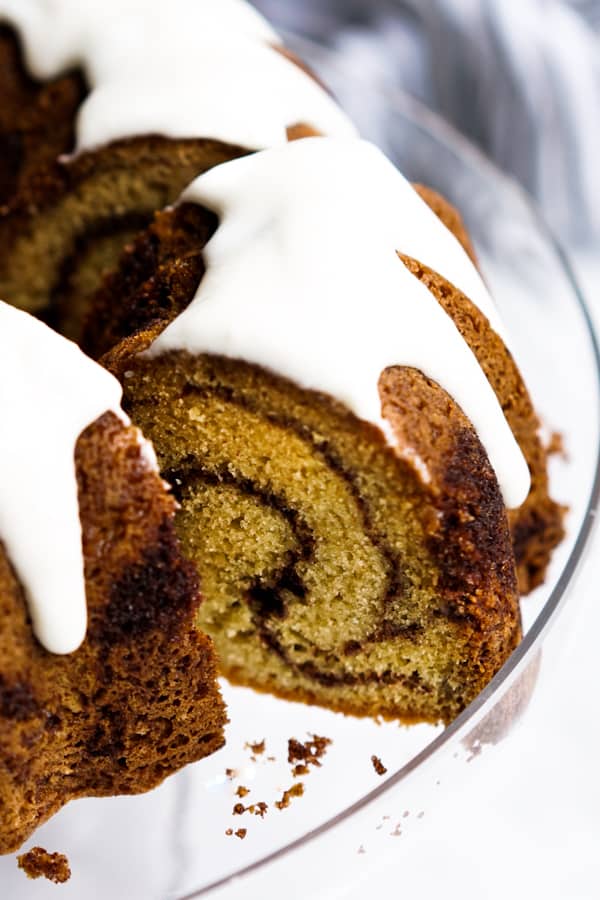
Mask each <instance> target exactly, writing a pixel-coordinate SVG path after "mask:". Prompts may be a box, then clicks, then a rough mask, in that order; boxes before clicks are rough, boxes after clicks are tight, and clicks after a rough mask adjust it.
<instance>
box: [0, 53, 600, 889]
mask: <svg viewBox="0 0 600 900" xmlns="http://www.w3.org/2000/svg"><path fill="white" fill-rule="evenodd" d="M289 44H290V45H291V46H292V47H293V48H294V49H297V51H298V52H299V54H300V55H301V56H302V57H304V58H305V59H306V60H307V61H308V62H309V63H310V64H311V65H312V66H313V67H314V68H315V70H316V71H317V72H318V73H319V74H320V75H321V77H322V78H323V80H324V81H325V82H326V83H328V84H329V85H331V86H332V88H333V90H334V93H336V95H337V96H338V98H339V99H340V100H341V102H342V104H343V105H344V106H345V107H346V108H347V109H348V110H349V112H350V113H351V115H352V116H353V117H354V118H355V120H356V121H357V123H358V124H359V126H360V127H361V131H362V133H363V135H364V136H366V137H369V138H370V139H371V140H373V141H375V142H376V143H378V144H379V146H381V147H382V148H383V149H384V150H385V151H386V152H387V153H388V155H389V156H390V157H391V158H392V159H393V160H394V161H395V162H396V163H397V164H398V165H399V166H400V168H401V169H402V170H403V171H404V173H405V174H406V175H407V176H408V177H409V178H411V179H412V180H414V181H422V182H424V183H426V184H428V185H431V186H432V187H434V188H436V189H437V190H439V191H441V192H442V193H443V194H444V195H445V196H447V197H448V198H449V199H450V200H451V201H452V202H453V203H455V204H456V206H458V208H459V209H460V210H461V211H462V213H463V215H464V218H465V220H466V223H467V226H468V228H469V230H470V233H471V236H472V238H473V240H474V243H475V246H476V249H477V253H478V255H479V259H480V261H481V266H482V269H483V272H484V275H485V278H486V279H487V281H488V283H489V285H490V287H491V289H492V292H493V293H494V295H495V297H496V299H497V302H498V305H499V307H500V309H501V312H502V315H503V317H504V319H505V320H506V323H507V325H508V328H509V330H510V333H511V347H512V349H513V351H514V353H515V356H516V358H517V360H518V362H519V364H520V366H521V368H522V370H523V373H524V375H525V378H526V381H527V383H528V385H529V387H530V390H531V393H532V395H533V397H534V401H535V404H536V407H537V409H538V411H539V412H540V414H541V416H542V419H543V421H544V425H545V426H546V428H547V430H548V432H551V431H553V430H555V429H557V430H560V432H561V433H562V434H563V435H564V438H565V445H566V450H567V453H568V461H566V460H565V459H561V458H560V457H558V456H557V457H553V459H552V462H551V479H552V490H553V494H554V496H555V497H556V498H557V499H559V500H561V501H564V502H566V503H568V505H569V508H570V511H569V515H568V520H567V525H568V535H567V538H566V540H565V541H564V542H563V544H562V545H561V546H560V548H559V549H558V550H557V552H556V554H555V556H554V559H553V562H552V565H551V569H550V572H549V576H548V579H547V582H546V584H545V585H544V586H543V587H542V588H540V589H538V590H537V591H536V592H535V594H534V595H532V596H530V597H528V598H526V599H525V600H524V602H523V617H524V622H525V629H526V634H525V637H524V640H523V642H522V643H521V645H520V646H519V647H518V649H517V650H516V651H515V653H514V654H513V655H512V657H511V658H510V659H509V661H508V662H507V663H506V665H505V666H504V667H503V669H502V670H501V671H500V672H499V673H498V675H497V676H496V677H495V678H494V679H493V681H492V682H491V683H490V684H489V685H488V687H487V688H486V689H485V691H484V692H483V693H482V694H481V695H480V696H479V697H478V698H477V699H476V700H475V701H474V702H473V703H472V704H471V706H470V707H469V708H468V709H466V710H465V711H464V713H462V715H461V716H460V717H459V718H458V719H457V720H456V721H455V722H454V723H453V724H452V725H451V726H450V727H449V728H447V729H445V730H442V729H441V728H435V727H432V726H428V725H417V726H413V727H410V728H406V727H400V726H398V725H396V724H393V723H383V724H378V723H376V722H373V721H370V720H359V719H353V718H349V717H344V716H342V715H337V714H334V713H330V712H327V711H325V710H322V709H318V708H316V707H315V708H313V707H307V706H303V705H298V704H293V703H287V702H284V701H280V700H275V699H273V698H271V697H268V696H262V695H259V694H255V693H253V692H252V691H248V690H244V689H241V688H231V687H230V686H228V685H227V684H225V685H224V686H223V691H224V695H225V699H226V701H227V704H228V707H229V716H230V718H231V724H230V725H229V726H228V728H227V745H226V747H225V748H224V749H223V750H221V751H220V752H219V753H217V754H215V755H214V756H212V757H210V758H209V759H207V760H203V761H201V762H200V763H197V764H196V765H193V766H189V767H188V768H187V769H185V770H184V771H182V772H180V773H179V774H177V775H176V776H174V777H172V778H170V779H168V780H167V781H166V782H165V783H164V784H163V785H162V786H161V787H160V788H158V789H157V790H155V791H152V792H151V793H149V794H147V795H144V796H141V797H129V798H111V799H106V800H80V801H77V802H74V803H71V804H69V805H68V806H67V807H65V809H64V810H62V811H61V812H60V813H59V814H58V815H57V816H56V817H55V818H54V819H53V820H52V821H51V822H49V823H48V824H47V825H45V826H43V827H42V828H41V829H39V831H38V832H37V833H36V834H35V835H34V837H33V839H32V841H30V842H28V844H27V845H26V846H33V845H36V844H39V845H42V846H44V847H46V848H47V849H48V850H50V851H55V850H58V851H61V852H65V853H67V854H68V856H69V859H70V862H71V866H72V870H73V875H72V878H71V881H70V882H69V883H68V884H67V885H65V886H64V887H62V888H61V889H60V892H59V893H60V896H61V898H64V900H68V898H77V900H82V898H83V900H92V898H99V900H100V898H102V900H105V898H107V897H111V898H128V900H137V898H140V900H142V898H143V900H152V898H165V897H169V898H192V897H210V898H216V897H219V898H223V900H225V898H234V897H235V898H237V897H240V898H241V897H245V898H247V897H252V898H255V897H256V898H258V897H261V898H267V897H269V896H273V897H275V896H279V895H280V893H281V892H282V891H283V892H284V893H285V896H286V898H289V900H291V898H295V897H297V898H305V897H311V898H315V897H332V896H336V897H340V896H343V895H344V893H345V891H346V889H347V888H348V887H349V886H354V887H356V884H357V882H359V881H360V880H362V879H364V878H365V873H366V872H367V871H368V869H367V868H366V867H365V864H364V860H365V857H364V856H363V855H362V849H364V847H365V845H368V849H369V857H368V859H369V860H370V861H371V863H372V862H373V861H375V862H377V861H380V862H383V861H384V859H385V858H386V857H389V856H390V854H393V853H394V850H395V847H396V843H395V841H396V839H397V837H398V836H399V835H400V834H401V833H403V832H406V830H407V829H411V828H413V829H416V828H420V829H422V830H423V839H426V819H425V820H423V819H422V815H423V813H424V812H426V811H427V809H428V808H430V807H431V806H432V805H433V804H434V803H435V789H436V785H437V784H439V782H440V779H441V778H442V777H444V778H446V779H448V778H452V777H454V776H456V774H457V767H463V766H464V765H465V762H466V761H468V760H470V759H471V758H472V757H473V755H475V754H477V753H479V752H481V751H482V749H483V750H484V751H486V752H491V750H492V748H493V747H494V745H495V744H497V743H498V741H499V740H500V738H501V737H503V736H505V735H506V734H507V732H508V731H509V729H510V726H511V724H512V723H513V722H514V721H515V720H516V718H517V717H518V716H519V714H520V713H521V712H522V710H523V709H524V708H525V706H526V705H527V701H528V698H529V696H530V694H531V691H532V690H533V687H534V685H535V679H536V673H537V668H538V665H539V660H540V647H541V643H542V641H543V638H544V635H545V632H546V630H547V627H548V625H549V624H550V623H551V621H553V620H554V619H555V617H556V613H557V610H558V609H559V607H560V606H561V605H563V604H564V602H565V600H566V599H567V597H569V596H572V590H571V588H572V582H573V576H574V573H575V569H576V567H577V564H578V562H579V559H580V557H581V554H582V551H583V549H584V546H585V545H586V543H587V541H588V537H589V533H590V528H591V523H592V520H593V516H594V514H595V509H596V504H597V500H598V447H599V423H600V417H599V367H598V352H597V347H596V343H595V339H594V335H593V332H592V329H591V326H590V322H589V319H588V315H587V312H586V309H585V305H584V302H583V300H582V298H581V296H580V294H579V291H578V289H577V286H576V284H575V282H574V280H573V277H572V275H571V273H570V271H569V269H568V267H567V265H566V263H565V260H564V258H563V256H562V254H561V252H560V250H559V248H558V247H557V246H556V244H555V242H554V241H553V240H552V238H551V236H550V235H549V233H548V231H547V230H546V228H545V227H544V225H543V224H542V223H541V222H540V220H539V218H538V217H537V215H536V214H535V212H534V211H533V210H532V208H531V205H530V204H529V202H528V200H527V198H526V197H525V195H524V194H523V193H522V192H521V191H520V190H519V189H518V188H517V187H515V185H514V184H513V183H512V182H510V181H509V180H508V179H507V178H505V177H503V176H502V175H501V174H500V173H499V172H498V171H497V170H496V169H494V168H493V167H492V166H491V165H490V164H489V163H488V162H486V161H485V159H484V158H483V157H481V156H480V155H479V154H478V152H477V151H475V150H474V149H473V148H472V147H471V146H470V145H469V144H467V143H466V142H465V141H464V140H463V139H462V138H460V137H459V136H458V135H456V134H455V133H454V132H452V131H451V130H450V129H449V128H448V127H447V126H446V125H444V124H443V123H441V122H440V120H438V119H437V118H436V117H434V116H433V115H432V114H431V113H429V112H428V111H427V110H425V109H423V108H421V107H419V106H418V105H416V104H415V103H414V102H413V101H410V100H409V99H408V98H406V97H404V96H402V95H400V94H398V93H393V94H390V93H389V92H387V93H386V92H385V91H379V90H377V91H375V90H373V88H369V87H368V86H365V85H364V84H362V83H361V78H360V75H359V74H357V73H353V72H350V71H344V68H343V66H341V65H340V63H339V62H338V60H336V58H335V56H334V55H333V54H331V53H329V52H326V51H324V50H321V49H319V48H316V47H314V46H312V45H309V44H306V43H304V42H300V41H298V40H296V39H294V38H289ZM351 189H352V186H351V185H349V190H351ZM577 397H579V398H585V409H586V414H585V415H582V414H581V410H582V405H581V403H579V404H578V403H575V402H573V398H577ZM565 618H566V617H564V618H563V620H562V622H561V625H562V626H563V627H564V621H565ZM309 734H318V735H323V736H326V737H328V738H330V739H331V740H332V744H331V745H330V747H329V748H328V750H327V753H326V755H325V756H324V758H323V759H322V766H321V767H320V768H317V767H311V771H310V774H309V775H308V776H305V777H301V778H294V777H292V774H291V766H290V765H289V763H288V762H287V741H288V738H290V737H296V738H298V739H300V740H302V741H304V740H306V739H307V737H308V735H309ZM262 739H265V742H266V749H265V752H264V753H262V754H257V753H255V752H253V751H252V750H251V749H250V748H248V747H246V746H245V744H246V743H247V742H256V741H260V740H262ZM372 755H377V756H378V757H380V758H381V759H382V761H383V762H384V764H385V766H386V767H387V773H386V774H385V775H384V776H383V777H380V776H378V775H377V774H376V773H375V771H374V769H373V766H372V763H371V756H372ZM227 770H230V774H229V775H228V774H227ZM297 781H301V782H302V783H303V784H304V788H305V791H304V796H302V797H298V798H295V799H292V801H291V804H290V807H289V808H287V809H283V810H280V809H278V808H277V807H276V806H275V801H276V800H277V799H279V798H280V797H281V795H282V792H283V790H285V789H287V788H289V787H290V786H291V785H292V784H293V783H294V782H297ZM239 785H244V786H245V787H248V788H250V793H249V794H248V796H246V797H244V798H243V801H242V802H243V803H244V804H246V805H247V804H249V803H252V802H258V801H265V802H266V803H268V805H269V809H268V811H267V813H266V815H265V817H264V818H260V817H259V816H256V815H251V814H250V813H249V812H246V813H245V814H244V815H242V816H239V815H237V816H236V815H233V814H232V809H233V806H234V804H235V803H236V802H238V801H239V798H238V797H237V796H236V795H235V790H236V788H237V787H238V786H239ZM423 823H424V824H423ZM239 828H246V829H247V834H246V837H245V838H244V839H243V840H242V839H240V838H238V837H237V836H235V834H234V835H226V830H227V829H234V831H235V830H237V829H239ZM0 885H1V886H2V891H1V893H2V896H3V897H10V898H11V900H19V898H25V897H28V898H29V897H31V896H33V895H35V896H36V897H40V898H44V897H46V896H48V897H50V896H51V897H53V898H55V897H56V896H58V893H57V888H56V887H55V886H53V885H51V884H48V883H46V882H39V883H37V884H36V885H35V886H34V885H32V884H31V882H28V881H27V880H26V878H25V876H24V875H23V873H21V872H18V871H17V867H16V864H15V860H14V857H6V858H3V859H2V860H0Z"/></svg>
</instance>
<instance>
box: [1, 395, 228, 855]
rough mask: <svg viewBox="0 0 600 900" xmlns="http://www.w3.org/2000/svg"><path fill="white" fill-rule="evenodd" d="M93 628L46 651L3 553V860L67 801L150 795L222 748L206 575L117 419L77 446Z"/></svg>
mask: <svg viewBox="0 0 600 900" xmlns="http://www.w3.org/2000/svg"><path fill="white" fill-rule="evenodd" d="M75 457H76V465H77V478H78V484H79V497H80V515H81V521H82V531H83V550H84V560H85V576H86V594H87V603H88V631H87V637H86V640H85V642H84V643H83V645H82V646H81V648H80V649H79V650H77V651H76V652H75V653H72V654H69V655H67V656H57V655H54V654H51V653H48V652H46V651H45V650H44V649H43V648H42V646H41V645H40V644H39V643H38V642H37V641H36V639H35V637H34V636H33V633H32V629H31V624H30V621H29V618H28V614H27V607H26V605H25V602H24V598H23V591H22V589H21V586H20V584H19V582H18V581H17V579H16V577H15V574H14V572H13V570H12V568H11V566H10V562H9V560H8V558H7V556H6V554H5V553H4V551H3V549H2V548H1V546H0V853H8V852H11V851H13V850H16V849H17V848H18V847H19V846H20V845H21V843H22V842H23V841H24V840H25V839H26V838H27V837H28V836H29V835H30V834H31V832H32V831H33V830H34V829H35V828H36V827H37V826H38V825H40V824H41V823H42V822H44V821H45V820H46V819H47V818H49V816H51V815H52V814H53V813H55V812H56V811H57V810H58V809H59V808H60V807H61V806H63V805H64V804H65V803H66V802H67V801H68V800H70V799H73V798H75V797H82V796H108V795H112V794H118V793H124V794H130V793H139V792H141V791H145V790H148V789H149V788H151V787H154V786H155V785H157V784H159V783H160V782H161V781H162V780H163V779H164V778H165V777H166V776H167V775H168V774H170V773H171V772H173V771H175V770H176V769H178V768H180V767H181V766H182V765H185V764H186V763H188V762H191V761H193V760H196V759H199V758H201V757H203V756H205V755H207V754H208V753H211V752H213V751H214V750H216V749H218V748H219V747H220V746H221V745H222V744H223V725H224V722H225V712H224V706H223V703H222V700H221V698H220V696H219V692H218V688H217V685H216V682H215V662H214V657H213V651H212V645H211V642H210V640H209V639H208V638H206V637H205V636H204V635H202V634H201V633H200V632H198V631H196V630H194V629H193V628H192V622H193V620H194V616H195V614H196V612H197V608H198V603H199V596H198V590H197V574H196V572H195V570H194V568H193V566H191V565H190V564H189V563H188V562H187V561H185V560H184V559H183V557H182V555H181V552H180V549H179V544H178V541H177V538H176V535H175V531H174V526H173V513H174V501H173V499H172V498H171V497H170V496H169V495H168V494H166V493H165V490H164V487H163V485H162V483H161V480H160V478H159V476H158V475H157V473H156V472H154V471H153V470H151V469H150V468H149V466H148V463H147V462H145V460H144V457H143V454H142V451H141V448H140V444H139V439H138V436H137V433H136V431H135V429H133V428H129V427H125V426H124V425H122V423H121V422H119V420H118V419H117V418H116V417H115V416H114V415H113V414H112V413H107V414H106V415H104V416H102V417H101V418H100V419H99V420H98V421H97V422H95V423H94V424H93V425H91V426H90V427H89V428H87V429H86V431H85V432H84V433H83V434H82V435H81V437H80V438H79V440H78V442H77V447H76V454H75Z"/></svg>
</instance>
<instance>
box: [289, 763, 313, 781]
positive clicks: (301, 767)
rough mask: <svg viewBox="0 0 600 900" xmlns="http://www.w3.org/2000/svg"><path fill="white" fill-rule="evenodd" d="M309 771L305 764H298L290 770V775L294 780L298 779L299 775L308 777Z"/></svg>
mask: <svg viewBox="0 0 600 900" xmlns="http://www.w3.org/2000/svg"><path fill="white" fill-rule="evenodd" d="M309 771H310V770H309V768H308V766H307V765H306V764H305V763H298V764H297V765H296V766H294V768H293V769H292V775H293V776H294V778H298V777H299V776H300V775H308V774H309Z"/></svg>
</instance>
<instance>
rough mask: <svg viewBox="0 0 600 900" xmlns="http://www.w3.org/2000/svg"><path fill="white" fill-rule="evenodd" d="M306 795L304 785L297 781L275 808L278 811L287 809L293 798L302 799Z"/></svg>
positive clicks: (277, 801)
mask: <svg viewBox="0 0 600 900" xmlns="http://www.w3.org/2000/svg"><path fill="white" fill-rule="evenodd" d="M303 793H304V785H303V784H302V782H301V781H297V782H296V784H293V785H292V786H291V788H289V789H288V790H287V791H284V792H283V795H282V797H281V800H276V801H275V806H276V807H277V809H287V807H288V806H289V805H290V801H291V799H292V797H301V796H302V795H303Z"/></svg>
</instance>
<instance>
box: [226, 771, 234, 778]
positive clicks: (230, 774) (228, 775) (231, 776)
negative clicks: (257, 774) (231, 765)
mask: <svg viewBox="0 0 600 900" xmlns="http://www.w3.org/2000/svg"><path fill="white" fill-rule="evenodd" d="M225 775H226V776H227V778H235V769H225Z"/></svg>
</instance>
